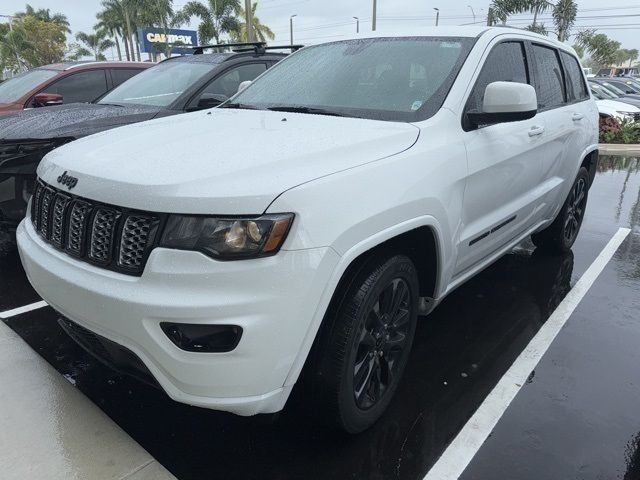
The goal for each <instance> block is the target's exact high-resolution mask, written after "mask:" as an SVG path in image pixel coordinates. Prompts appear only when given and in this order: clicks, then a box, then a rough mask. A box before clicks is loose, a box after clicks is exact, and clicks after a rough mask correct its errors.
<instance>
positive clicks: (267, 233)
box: [160, 213, 293, 260]
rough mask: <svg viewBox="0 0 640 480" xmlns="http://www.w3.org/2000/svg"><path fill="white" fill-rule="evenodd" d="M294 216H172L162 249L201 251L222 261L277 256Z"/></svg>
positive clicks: (287, 214)
mask: <svg viewBox="0 0 640 480" xmlns="http://www.w3.org/2000/svg"><path fill="white" fill-rule="evenodd" d="M292 222H293V213H282V214H274V215H263V216H261V217H255V218H250V217H249V218H237V217H235V218H224V217H218V218H213V217H203V216H194V215H171V216H170V217H169V219H168V221H167V225H166V227H165V229H164V233H163V235H162V239H161V241H160V246H161V247H167V248H177V249H181V250H197V251H199V252H202V253H204V254H206V255H209V256H210V257H213V258H216V259H219V260H234V259H244V258H256V257H264V256H267V255H273V254H275V253H277V252H278V250H280V247H281V246H282V244H283V243H284V240H285V238H287V233H289V228H290V227H291V223H292Z"/></svg>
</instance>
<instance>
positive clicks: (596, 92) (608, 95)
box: [589, 82, 618, 100]
mask: <svg viewBox="0 0 640 480" xmlns="http://www.w3.org/2000/svg"><path fill="white" fill-rule="evenodd" d="M589 87H591V93H593V96H594V97H596V98H597V99H598V100H612V99H614V98H618V96H617V95H616V94H614V93H612V92H610V91H609V90H607V89H606V88H604V87H603V86H601V85H598V84H597V83H593V82H589Z"/></svg>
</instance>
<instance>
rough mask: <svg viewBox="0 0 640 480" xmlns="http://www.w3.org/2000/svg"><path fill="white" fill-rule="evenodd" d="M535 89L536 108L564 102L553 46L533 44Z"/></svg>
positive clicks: (558, 62)
mask: <svg viewBox="0 0 640 480" xmlns="http://www.w3.org/2000/svg"><path fill="white" fill-rule="evenodd" d="M532 51H533V58H534V65H535V67H534V68H535V73H536V75H535V84H534V86H535V89H536V94H537V95H538V109H539V110H549V109H551V108H557V107H561V106H562V105H563V104H564V103H565V91H564V79H563V75H562V68H561V67H560V59H559V58H558V52H557V50H556V49H555V48H552V47H546V46H543V45H537V44H534V45H533V46H532Z"/></svg>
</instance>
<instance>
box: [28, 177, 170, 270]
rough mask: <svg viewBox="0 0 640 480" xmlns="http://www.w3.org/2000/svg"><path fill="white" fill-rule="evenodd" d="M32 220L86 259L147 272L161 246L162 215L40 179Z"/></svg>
mask: <svg viewBox="0 0 640 480" xmlns="http://www.w3.org/2000/svg"><path fill="white" fill-rule="evenodd" d="M31 221H32V223H33V225H34V228H35V229H36V231H37V232H38V233H39V234H40V236H41V237H42V238H43V239H45V240H46V241H48V242H49V243H51V244H52V245H53V246H54V247H56V248H57V249H59V250H62V251H65V252H66V253H69V254H71V255H73V256H75V257H77V258H79V259H81V260H85V261H87V262H90V263H93V264H96V265H99V266H101V267H103V268H107V269H109V270H115V271H119V272H122V273H127V274H129V275H141V274H142V271H143V270H144V266H145V262H146V259H147V257H148V255H149V252H150V250H151V249H152V248H153V246H155V243H154V242H155V240H156V233H157V230H158V225H159V223H160V218H159V214H151V213H145V212H134V211H129V210H125V209H121V208H118V207H114V206H111V205H104V204H96V203H93V202H90V201H87V200H86V199H84V198H81V197H78V196H75V195H71V194H68V193H66V192H62V191H60V190H58V189H55V188H53V187H50V186H49V185H45V184H44V183H43V182H41V181H40V180H38V182H37V183H36V187H35V191H34V195H33V200H32V205H31Z"/></svg>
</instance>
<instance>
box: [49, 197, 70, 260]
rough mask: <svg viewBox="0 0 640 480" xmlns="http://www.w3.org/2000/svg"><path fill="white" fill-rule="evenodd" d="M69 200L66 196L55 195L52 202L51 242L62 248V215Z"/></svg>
mask: <svg viewBox="0 0 640 480" xmlns="http://www.w3.org/2000/svg"><path fill="white" fill-rule="evenodd" d="M70 202H71V199H70V198H69V197H67V196H66V195H62V194H60V193H59V194H57V195H56V198H55V200H54V202H53V217H52V221H51V241H52V242H53V243H54V244H55V245H56V246H57V247H58V248H62V245H63V240H64V215H65V213H66V211H67V206H68V205H69V203H70Z"/></svg>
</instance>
